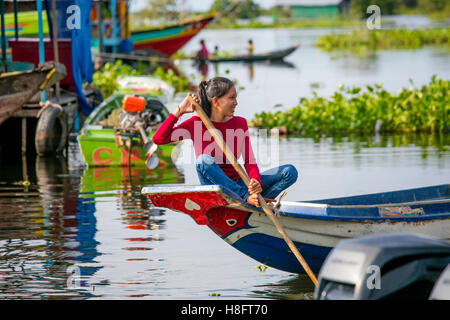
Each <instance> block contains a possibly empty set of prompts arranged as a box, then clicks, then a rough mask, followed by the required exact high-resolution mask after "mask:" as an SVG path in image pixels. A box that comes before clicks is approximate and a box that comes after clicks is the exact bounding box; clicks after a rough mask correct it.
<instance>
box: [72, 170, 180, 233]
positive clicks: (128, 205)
mask: <svg viewBox="0 0 450 320" xmlns="http://www.w3.org/2000/svg"><path fill="white" fill-rule="evenodd" d="M182 182H183V178H182V176H181V175H180V174H179V173H178V171H177V169H176V167H175V166H173V165H160V166H158V167H157V168H156V169H154V170H149V169H147V168H146V167H143V166H139V167H129V166H128V167H127V166H115V167H93V168H92V167H89V168H85V169H84V173H83V177H82V180H81V184H80V195H81V196H82V197H83V198H84V199H85V200H89V201H90V202H91V203H94V204H95V202H96V200H95V199H96V198H101V197H111V196H112V197H116V198H118V200H119V201H117V202H118V203H119V206H120V211H121V214H122V215H123V216H122V218H123V219H124V221H125V225H126V227H127V228H129V229H141V230H144V229H147V230H151V229H155V228H158V226H156V225H157V223H155V221H153V220H152V217H159V216H162V215H163V210H161V209H155V208H149V205H148V201H147V198H146V197H145V196H144V195H142V194H141V192H140V191H141V187H142V185H144V184H145V183H150V184H163V183H164V184H166V183H169V184H171V183H182ZM162 222H163V221H159V222H158V223H162Z"/></svg>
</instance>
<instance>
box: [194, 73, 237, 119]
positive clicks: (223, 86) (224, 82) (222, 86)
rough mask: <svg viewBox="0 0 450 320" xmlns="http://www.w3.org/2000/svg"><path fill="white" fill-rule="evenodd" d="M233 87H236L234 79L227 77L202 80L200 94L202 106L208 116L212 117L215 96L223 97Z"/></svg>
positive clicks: (199, 88)
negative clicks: (212, 101)
mask: <svg viewBox="0 0 450 320" xmlns="http://www.w3.org/2000/svg"><path fill="white" fill-rule="evenodd" d="M232 87H234V83H233V81H231V80H230V79H228V78H225V77H214V78H212V79H210V80H208V81H202V82H200V84H199V86H198V96H199V97H200V99H201V101H202V108H203V110H204V111H205V113H206V114H207V116H208V117H211V108H212V103H211V99H212V98H214V97H218V98H220V97H222V96H223V95H225V94H226V93H227V92H228V91H229V90H230V89H231V88H232Z"/></svg>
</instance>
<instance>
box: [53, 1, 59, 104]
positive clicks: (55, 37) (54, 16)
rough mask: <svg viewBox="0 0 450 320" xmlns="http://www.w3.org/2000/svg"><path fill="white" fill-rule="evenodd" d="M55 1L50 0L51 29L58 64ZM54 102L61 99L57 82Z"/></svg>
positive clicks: (54, 53) (54, 54)
mask: <svg viewBox="0 0 450 320" xmlns="http://www.w3.org/2000/svg"><path fill="white" fill-rule="evenodd" d="M56 21H57V20H56V0H52V27H53V28H52V29H53V57H54V60H55V62H56V63H58V62H59V51H58V27H57V25H56ZM55 91H56V102H58V103H59V102H60V99H61V88H60V84H59V81H58V82H56V90H55Z"/></svg>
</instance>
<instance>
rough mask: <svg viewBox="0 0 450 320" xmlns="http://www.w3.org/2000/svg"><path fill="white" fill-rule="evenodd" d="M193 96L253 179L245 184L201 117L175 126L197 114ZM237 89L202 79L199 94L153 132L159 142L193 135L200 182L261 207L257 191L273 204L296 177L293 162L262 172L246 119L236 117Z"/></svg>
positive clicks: (229, 83)
mask: <svg viewBox="0 0 450 320" xmlns="http://www.w3.org/2000/svg"><path fill="white" fill-rule="evenodd" d="M189 95H191V97H192V98H194V100H195V101H196V102H197V103H198V104H200V105H201V106H202V108H203V110H204V111H205V113H206V114H207V115H208V117H209V118H210V119H211V121H212V123H213V124H214V126H215V128H216V129H217V130H219V131H220V132H221V134H222V137H224V141H225V142H226V144H227V145H228V146H229V147H230V149H231V150H232V152H233V153H234V156H235V157H236V159H239V158H240V157H241V156H242V158H243V161H244V168H245V170H246V172H247V174H248V176H249V178H250V184H249V186H248V187H247V186H246V185H245V183H244V182H243V181H242V179H241V178H240V176H239V174H238V173H237V172H236V170H235V169H234V168H233V165H232V164H231V163H229V162H228V161H227V159H226V156H225V155H224V154H223V152H222V150H221V149H220V148H219V146H218V145H217V144H216V143H215V142H214V139H213V138H212V137H211V135H210V133H209V132H208V130H207V129H206V127H205V125H204V124H203V122H202V120H201V119H200V118H199V117H198V116H192V117H191V118H189V119H187V120H185V121H184V122H182V123H180V124H179V125H177V126H175V124H176V123H177V121H178V120H179V118H180V117H181V116H182V115H184V114H188V113H192V112H194V106H193V104H192V103H191V102H190V101H189ZM236 98H237V92H236V88H235V86H234V83H233V82H232V81H231V80H229V79H228V78H224V77H214V78H212V79H210V80H208V81H202V82H201V83H200V85H199V88H198V92H197V94H193V93H189V94H188V96H186V98H185V99H184V100H183V101H182V102H181V103H180V105H179V106H178V107H177V108H176V109H175V110H174V111H173V112H172V113H171V114H170V115H169V117H168V118H167V119H166V120H165V121H164V122H163V123H162V124H161V126H160V127H159V128H158V130H157V131H156V132H155V134H154V135H153V138H152V140H153V142H154V143H155V144H157V145H159V144H168V143H171V142H175V141H180V140H185V139H191V140H192V141H193V144H194V150H195V155H196V162H195V166H196V170H197V174H198V178H199V180H200V183H201V184H202V185H221V186H222V187H224V188H226V189H228V190H231V191H233V192H235V193H237V194H238V195H239V196H240V197H241V198H242V199H243V200H245V201H247V202H248V203H250V204H252V205H254V206H256V207H259V203H258V194H261V195H262V196H263V197H264V198H266V200H267V201H269V202H272V201H273V199H275V198H276V197H277V196H278V195H279V194H280V193H281V192H282V191H283V190H285V189H287V188H288V187H289V186H291V185H292V184H293V183H294V182H295V181H296V180H297V177H298V172H297V170H296V168H295V167H294V166H293V165H290V164H287V165H282V166H280V167H276V168H272V169H269V170H267V171H264V172H262V173H260V171H259V168H258V165H257V163H256V159H255V156H254V154H253V150H252V146H251V142H250V134H249V131H248V125H247V120H246V119H245V118H243V117H239V116H235V115H234V113H235V110H236V106H237V104H238V103H237V100H236Z"/></svg>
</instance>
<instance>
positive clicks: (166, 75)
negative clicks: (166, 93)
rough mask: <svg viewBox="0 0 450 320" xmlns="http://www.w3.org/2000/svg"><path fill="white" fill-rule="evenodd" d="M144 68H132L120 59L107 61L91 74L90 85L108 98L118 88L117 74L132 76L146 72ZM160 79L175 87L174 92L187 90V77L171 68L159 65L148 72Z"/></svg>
mask: <svg viewBox="0 0 450 320" xmlns="http://www.w3.org/2000/svg"><path fill="white" fill-rule="evenodd" d="M144 70H145V68H143V67H139V68H137V69H134V68H133V67H131V66H130V65H127V64H124V63H123V62H122V61H121V60H116V61H115V62H114V63H113V62H107V63H106V64H105V65H104V66H103V67H102V69H100V70H99V71H96V72H95V73H94V75H93V83H92V85H93V86H94V87H96V88H98V89H99V90H100V92H101V93H102V95H103V97H104V99H106V98H108V97H109V96H110V95H112V94H113V93H114V92H115V91H117V89H118V84H117V78H118V77H119V76H134V75H143V74H146V72H145V71H144ZM150 74H152V75H154V76H156V77H158V78H160V79H161V80H163V81H165V82H167V83H168V84H170V85H171V86H173V87H174V88H175V92H184V91H188V90H189V79H187V78H186V77H184V76H183V75H177V74H176V73H175V72H174V71H173V70H172V69H168V70H164V68H162V67H161V66H158V67H156V69H155V70H154V71H153V72H152V73H150Z"/></svg>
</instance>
